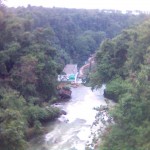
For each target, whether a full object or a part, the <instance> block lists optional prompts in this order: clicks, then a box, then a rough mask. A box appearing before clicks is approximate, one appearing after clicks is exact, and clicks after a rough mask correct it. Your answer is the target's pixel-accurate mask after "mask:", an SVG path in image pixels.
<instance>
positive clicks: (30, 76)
mask: <svg viewBox="0 0 150 150" xmlns="http://www.w3.org/2000/svg"><path fill="white" fill-rule="evenodd" d="M146 19H147V16H146V15H144V14H140V15H133V14H122V13H121V12H119V11H112V12H111V13H110V12H104V11H99V10H83V9H81V10H76V9H63V8H43V7H33V6H30V5H29V6H28V7H27V8H25V7H18V8H7V7H6V6H4V5H3V4H2V2H1V1H0V149H2V150H24V149H26V147H27V146H28V144H27V140H28V138H29V137H30V136H32V134H33V133H34V134H39V133H40V132H42V129H43V128H42V124H43V123H44V122H46V121H48V120H52V119H54V118H55V117H57V116H58V115H59V109H56V108H53V107H50V106H49V104H51V103H53V102H54V101H56V100H57V96H58V95H57V90H56V87H57V75H58V74H60V73H61V71H62V69H63V67H64V65H65V64H67V63H77V64H78V65H79V66H80V65H82V64H83V63H84V61H86V59H87V58H88V57H89V56H90V55H91V54H93V53H94V52H95V51H96V49H97V48H98V47H99V45H100V44H101V43H102V45H101V47H100V50H99V51H98V52H97V56H96V60H97V64H98V65H97V71H96V72H95V74H94V75H93V76H92V77H91V82H92V85H93V86H100V85H101V84H102V83H103V82H108V83H109V84H108V88H107V90H106V91H105V93H106V95H107V96H108V97H109V96H110V97H111V98H112V96H113V98H114V99H115V100H116V101H117V102H118V105H117V108H116V109H115V111H114V112H113V113H112V114H113V117H114V119H115V121H116V125H115V126H113V127H112V128H111V132H110V134H109V136H108V138H106V140H105V142H104V145H103V147H104V149H109V150H110V149H111V148H112V149H114V150H116V149H119V147H121V146H120V145H121V144H122V145H123V146H122V147H123V148H124V149H128V150H129V149H136V148H137V146H139V147H141V149H142V148H143V150H145V149H146V148H149V143H148V141H150V140H149V136H148V135H149V126H148V125H149V119H150V118H149V116H148V113H149V109H148V106H149V105H148V104H149V103H148V98H149V97H150V96H149V92H148V90H149V78H150V77H149V76H148V75H149V74H148V73H149V66H148V64H149V59H150V58H149V27H150V24H149V22H145V23H144V24H143V25H141V26H137V27H135V28H132V29H130V30H124V31H123V33H122V34H121V35H119V36H117V37H116V38H114V37H115V36H116V35H118V34H119V33H121V31H122V30H123V29H125V28H126V29H127V28H129V27H133V26H135V25H137V24H138V23H141V22H143V21H144V20H146ZM111 38H114V39H112V40H110V39H111ZM103 40H105V41H104V42H102V41H103ZM99 79H100V80H99ZM95 80H97V81H99V82H94V81H95ZM118 86H119V87H118ZM120 86H121V88H120ZM114 89H115V92H114ZM120 90H121V91H120ZM139 91H140V92H139ZM47 105H48V106H49V107H45V106H47ZM124 114H126V115H124ZM133 114H134V115H133ZM126 122H129V123H128V124H126ZM116 130H117V132H116ZM127 131H128V132H127ZM138 134H139V135H140V136H136V135H138ZM111 136H114V137H115V138H114V137H113V138H111ZM125 140H126V141H125ZM128 141H130V142H131V143H128ZM108 143H109V145H108ZM132 144H133V145H132ZM117 146H118V147H117ZM127 146H128V147H129V148H128V147H127ZM110 147H111V148H110ZM123 148H121V150H122V149H123Z"/></svg>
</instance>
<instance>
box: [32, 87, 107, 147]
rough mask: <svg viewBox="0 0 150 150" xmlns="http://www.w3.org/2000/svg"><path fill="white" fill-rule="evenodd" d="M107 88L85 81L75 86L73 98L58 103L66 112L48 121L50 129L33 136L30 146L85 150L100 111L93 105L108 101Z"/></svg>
mask: <svg viewBox="0 0 150 150" xmlns="http://www.w3.org/2000/svg"><path fill="white" fill-rule="evenodd" d="M104 88H105V87H104V86H102V88H101V89H99V90H97V91H91V88H90V87H85V86H82V85H81V86H79V87H78V88H72V98H71V100H70V101H68V102H64V103H61V104H58V105H57V106H58V107H61V108H62V109H63V110H65V111H66V112H67V115H62V116H61V117H60V118H58V119H57V120H56V121H54V122H52V123H49V124H47V126H46V128H47V129H48V133H47V134H45V135H42V136H39V137H36V138H34V139H32V140H31V142H30V150H85V145H86V142H87V141H88V139H89V136H90V134H91V133H90V128H91V125H92V123H93V122H94V120H95V115H96V113H97V112H96V110H94V109H93V108H94V107H98V106H100V105H106V102H105V100H104V97H103V91H104Z"/></svg>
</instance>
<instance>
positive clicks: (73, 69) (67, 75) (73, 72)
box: [58, 64, 78, 83]
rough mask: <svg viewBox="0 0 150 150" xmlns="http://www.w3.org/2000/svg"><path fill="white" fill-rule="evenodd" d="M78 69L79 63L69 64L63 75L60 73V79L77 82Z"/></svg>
mask: <svg viewBox="0 0 150 150" xmlns="http://www.w3.org/2000/svg"><path fill="white" fill-rule="evenodd" d="M77 76H78V69H77V64H67V65H66V66H65V68H64V69H63V72H62V74H61V75H58V81H68V82H74V83H76V82H77Z"/></svg>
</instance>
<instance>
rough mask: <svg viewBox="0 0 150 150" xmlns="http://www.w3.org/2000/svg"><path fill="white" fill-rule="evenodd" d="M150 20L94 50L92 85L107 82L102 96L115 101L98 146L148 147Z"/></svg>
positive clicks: (116, 149) (106, 149) (112, 149)
mask: <svg viewBox="0 0 150 150" xmlns="http://www.w3.org/2000/svg"><path fill="white" fill-rule="evenodd" d="M149 31H150V20H147V21H146V22H144V23H142V24H140V25H138V26H135V27H133V28H131V29H128V30H124V31H122V33H121V34H120V35H118V36H117V37H115V38H113V39H112V40H110V39H106V40H105V41H104V42H103V43H102V45H101V46H100V48H99V50H98V52H97V54H96V62H97V70H96V72H95V74H94V75H92V76H91V81H92V83H93V85H94V86H95V87H99V86H100V85H101V84H102V83H107V85H106V90H105V96H106V97H107V98H110V99H113V100H115V102H117V104H116V108H115V109H114V110H113V111H111V115H112V117H113V118H114V121H115V125H112V126H111V127H110V129H109V132H108V133H107V134H106V135H105V136H104V137H103V143H102V144H101V147H100V149H101V150H148V149H150V115H149V114H150V38H149V37H150V32H149Z"/></svg>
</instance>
